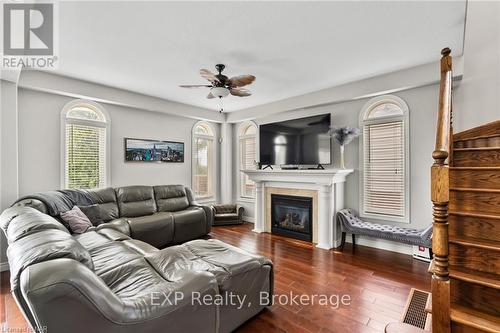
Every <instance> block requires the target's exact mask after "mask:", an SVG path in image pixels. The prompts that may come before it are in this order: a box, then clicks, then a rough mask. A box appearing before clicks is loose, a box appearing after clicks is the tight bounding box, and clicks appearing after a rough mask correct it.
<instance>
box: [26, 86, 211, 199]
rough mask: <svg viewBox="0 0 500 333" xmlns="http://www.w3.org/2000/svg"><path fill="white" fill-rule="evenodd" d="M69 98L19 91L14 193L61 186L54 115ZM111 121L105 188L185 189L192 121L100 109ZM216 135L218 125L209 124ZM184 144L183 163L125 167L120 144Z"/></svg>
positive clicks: (57, 115) (57, 120)
mask: <svg viewBox="0 0 500 333" xmlns="http://www.w3.org/2000/svg"><path fill="white" fill-rule="evenodd" d="M71 100H73V99H72V98H70V97H66V96H60V95H55V94H50V93H44V92H38V91H33V90H28V89H19V152H20V154H19V194H20V195H26V194H30V193H33V192H37V191H46V190H53V189H58V188H60V187H61V184H60V175H61V172H62V170H60V167H61V165H60V152H61V142H60V141H61V140H60V130H61V127H60V114H61V110H62V107H63V106H64V105H65V104H66V103H68V102H69V101H71ZM102 105H103V107H104V108H105V109H106V111H108V113H109V115H110V118H111V156H110V164H111V165H110V172H111V175H110V176H111V186H124V185H134V184H145V185H154V184H183V185H187V186H190V185H191V129H192V127H193V125H194V124H195V123H196V120H193V119H188V118H182V117H175V116H171V115H166V114H162V113H158V112H145V111H143V110H138V109H132V108H128V107H122V106H117V105H110V104H102ZM215 128H216V132H217V135H218V132H219V125H215ZM125 137H131V138H141V139H158V140H173V141H180V142H184V144H185V158H184V160H185V161H184V163H126V162H124V147H123V144H124V142H123V139H124V138H125Z"/></svg>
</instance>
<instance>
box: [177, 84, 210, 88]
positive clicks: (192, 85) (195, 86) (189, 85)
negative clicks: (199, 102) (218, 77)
mask: <svg viewBox="0 0 500 333" xmlns="http://www.w3.org/2000/svg"><path fill="white" fill-rule="evenodd" d="M179 87H181V88H210V87H212V86H211V85H208V84H181V85H179Z"/></svg>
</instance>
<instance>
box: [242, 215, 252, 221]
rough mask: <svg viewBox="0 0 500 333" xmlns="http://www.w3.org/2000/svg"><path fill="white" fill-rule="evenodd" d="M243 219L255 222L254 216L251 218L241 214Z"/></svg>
mask: <svg viewBox="0 0 500 333" xmlns="http://www.w3.org/2000/svg"><path fill="white" fill-rule="evenodd" d="M243 221H245V222H250V223H255V218H253V217H251V216H245V215H243Z"/></svg>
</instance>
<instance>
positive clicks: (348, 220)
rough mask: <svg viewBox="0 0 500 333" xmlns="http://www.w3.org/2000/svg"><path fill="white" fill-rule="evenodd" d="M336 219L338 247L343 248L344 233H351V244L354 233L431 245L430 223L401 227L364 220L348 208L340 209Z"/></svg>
mask: <svg viewBox="0 0 500 333" xmlns="http://www.w3.org/2000/svg"><path fill="white" fill-rule="evenodd" d="M337 221H339V223H340V227H341V230H342V243H341V244H340V248H341V249H342V250H343V249H344V244H345V238H346V234H347V233H350V234H351V235H352V244H353V246H354V244H355V238H354V235H365V236H371V237H376V238H383V239H387V240H391V241H395V242H400V243H405V244H409V245H417V246H425V247H429V248H430V247H431V246H432V242H431V237H432V224H431V225H430V226H428V227H427V228H425V229H420V230H419V229H412V228H401V227H398V226H394V225H388V224H378V223H371V222H366V221H363V220H362V219H360V218H359V217H358V216H356V214H355V213H354V212H353V211H352V210H350V209H342V210H341V211H340V212H338V214H337Z"/></svg>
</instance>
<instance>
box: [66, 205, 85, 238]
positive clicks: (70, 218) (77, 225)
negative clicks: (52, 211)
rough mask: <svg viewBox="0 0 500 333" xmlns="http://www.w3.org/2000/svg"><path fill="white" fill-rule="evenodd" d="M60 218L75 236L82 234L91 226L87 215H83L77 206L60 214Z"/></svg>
mask: <svg viewBox="0 0 500 333" xmlns="http://www.w3.org/2000/svg"><path fill="white" fill-rule="evenodd" d="M60 216H61V218H62V219H63V220H64V221H65V222H67V223H68V224H69V226H70V228H71V231H73V233H75V234H83V233H84V232H85V231H87V229H88V228H90V227H91V226H92V223H91V222H90V220H89V218H88V217H87V215H85V214H84V213H83V212H82V211H81V210H80V208H78V207H77V206H75V207H73V209H71V210H68V211H67V212H64V213H61V215H60Z"/></svg>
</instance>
